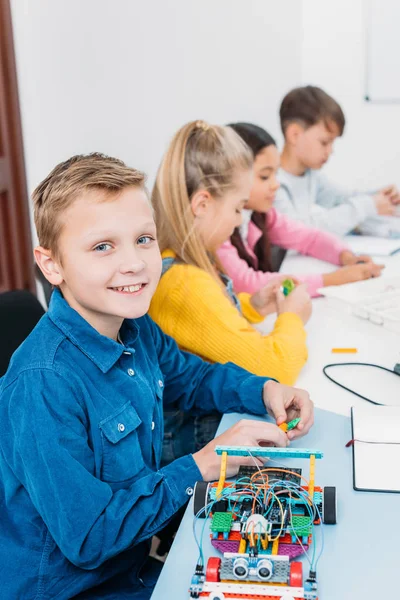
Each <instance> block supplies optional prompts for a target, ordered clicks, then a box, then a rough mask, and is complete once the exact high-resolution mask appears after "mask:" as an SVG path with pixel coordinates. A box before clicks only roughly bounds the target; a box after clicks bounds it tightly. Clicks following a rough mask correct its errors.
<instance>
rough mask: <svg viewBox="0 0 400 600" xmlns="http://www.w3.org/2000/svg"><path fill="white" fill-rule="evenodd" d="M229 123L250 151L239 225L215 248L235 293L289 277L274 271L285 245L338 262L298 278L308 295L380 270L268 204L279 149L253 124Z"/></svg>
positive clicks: (331, 237)
mask: <svg viewBox="0 0 400 600" xmlns="http://www.w3.org/2000/svg"><path fill="white" fill-rule="evenodd" d="M231 127H232V128H233V129H234V130H235V131H236V133H238V134H239V135H240V136H241V137H242V138H243V140H244V141H245V142H246V143H247V144H248V146H249V147H250V148H251V150H252V152H253V154H254V183H253V187H252V190H251V193H250V198H249V201H248V203H247V204H246V208H245V210H244V211H243V221H242V224H241V226H240V227H239V228H237V229H236V230H235V231H234V233H233V235H232V237H231V239H230V241H227V242H225V243H224V244H223V245H222V246H221V247H220V249H219V251H218V258H219V260H220V262H221V264H222V266H223V267H224V269H225V271H226V273H227V274H228V275H229V277H230V278H231V279H232V280H233V284H234V287H235V290H236V291H237V292H249V293H253V292H256V291H257V290H259V289H260V288H261V287H263V286H264V285H266V284H267V283H268V282H269V281H271V280H273V279H274V278H279V279H284V278H286V277H288V276H287V275H284V276H282V275H281V274H279V275H278V274H277V273H276V272H275V273H274V271H277V270H278V269H279V267H280V264H281V262H282V260H283V257H284V252H285V250H289V249H290V250H296V251H297V252H299V253H300V254H305V255H308V256H314V257H315V258H319V259H321V260H325V261H327V262H330V263H333V264H335V265H342V267H341V268H339V269H337V270H336V271H334V272H333V273H324V274H318V275H303V276H300V277H297V279H298V280H300V281H302V282H305V283H306V284H307V285H308V291H309V293H310V295H311V296H317V295H318V293H317V289H318V288H320V287H323V286H328V285H341V284H343V283H349V282H352V281H359V280H361V279H368V278H370V277H376V276H378V275H380V272H381V270H382V268H383V267H382V265H376V264H374V263H373V262H372V260H371V258H370V257H369V256H356V255H355V254H353V253H352V252H351V251H350V250H349V249H348V248H347V246H345V245H344V244H343V242H342V241H341V240H340V239H339V238H338V237H336V236H334V235H331V234H330V233H326V232H324V231H321V230H319V229H314V228H311V227H308V226H307V225H303V224H302V223H300V222H298V221H294V220H292V219H290V218H289V217H287V216H285V215H282V214H279V213H278V212H277V211H276V210H275V209H274V208H273V206H272V205H273V202H274V198H275V194H276V191H277V189H278V188H279V182H278V181H277V179H276V173H277V171H278V168H279V152H278V149H277V147H276V143H275V141H274V140H273V138H272V137H271V136H270V135H269V134H268V133H267V132H266V131H265V130H264V129H262V128H261V127H258V126H257V125H252V124H250V123H236V124H234V125H231Z"/></svg>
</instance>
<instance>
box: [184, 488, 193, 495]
mask: <svg viewBox="0 0 400 600" xmlns="http://www.w3.org/2000/svg"><path fill="white" fill-rule="evenodd" d="M185 492H186V494H187V495H188V496H193V488H191V487H188V488H186V490H185Z"/></svg>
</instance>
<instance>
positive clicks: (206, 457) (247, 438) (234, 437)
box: [193, 382, 292, 481]
mask: <svg viewBox="0 0 400 600" xmlns="http://www.w3.org/2000/svg"><path fill="white" fill-rule="evenodd" d="M267 383H269V382H267ZM273 383H275V382H273ZM276 385H279V384H276ZM264 390H265V387H264ZM264 396H265V392H264ZM290 433H292V432H290ZM288 444H289V439H288V435H286V433H284V432H283V431H282V430H281V429H279V427H277V426H276V425H273V424H272V423H265V422H263V421H252V420H250V419H242V420H240V421H238V422H237V423H235V425H233V427H230V428H229V429H227V431H225V432H224V433H222V434H221V435H219V436H218V437H216V438H215V439H214V440H212V441H211V442H209V443H208V444H207V446H204V448H202V449H201V450H199V451H198V452H196V453H195V454H193V458H194V460H195V462H196V464H197V466H198V468H199V470H200V472H201V474H202V477H203V479H204V480H205V481H213V480H215V479H218V478H219V471H220V466H221V457H220V456H219V455H218V454H216V452H215V447H216V446H267V445H269V446H279V447H280V448H285V447H286V446H287V445H288ZM254 461H255V462H256V464H258V465H260V466H262V465H263V464H264V461H263V460H262V458H260V457H254V459H253V458H252V457H251V456H248V457H247V456H228V463H227V471H226V473H227V476H228V477H232V475H236V473H237V472H238V470H239V467H240V465H253V466H254V464H255V463H254Z"/></svg>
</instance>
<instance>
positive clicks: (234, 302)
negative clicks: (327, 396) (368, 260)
mask: <svg viewBox="0 0 400 600" xmlns="http://www.w3.org/2000/svg"><path fill="white" fill-rule="evenodd" d="M252 181H253V157H252V155H251V153H250V151H249V149H248V148H247V146H246V145H245V144H244V142H243V140H242V139H241V138H240V137H239V136H238V135H237V134H236V133H235V131H233V129H231V128H229V127H221V126H212V125H208V124H207V123H205V122H204V121H194V122H192V123H188V124H187V125H185V126H184V127H182V128H181V129H180V130H179V131H178V132H177V134H176V135H175V137H174V138H173V140H172V142H171V144H170V146H169V148H168V150H167V152H166V154H165V156H164V158H163V161H162V163H161V166H160V169H159V172H158V175H157V179H156V183H155V186H154V189H153V193H152V203H153V207H154V210H155V221H156V225H157V233H158V242H159V245H160V250H161V252H162V257H163V275H162V277H161V280H160V283H159V285H158V288H157V290H156V292H155V294H154V296H153V300H152V302H151V306H150V315H151V317H152V318H153V319H154V321H156V323H158V325H159V326H160V327H161V328H162V329H163V331H164V332H165V333H167V334H168V335H170V336H172V337H173V338H174V339H175V340H176V341H177V343H178V344H179V346H180V347H181V348H182V349H184V350H188V351H189V352H192V353H194V354H198V355H199V356H201V357H203V358H204V359H206V360H208V361H210V362H221V363H226V362H233V363H235V364H237V365H239V366H241V367H243V368H245V369H247V370H248V371H250V372H251V373H254V374H256V375H261V376H269V377H273V378H275V379H277V380H278V381H280V382H281V383H286V384H289V385H291V384H293V383H294V381H295V380H296V378H297V376H298V374H299V372H300V370H301V368H302V367H303V365H304V363H305V362H306V360H307V348H306V333H305V330H304V324H305V323H306V322H307V320H308V318H309V316H310V314H311V303H310V298H309V295H308V293H307V292H306V290H305V287H304V285H299V286H297V287H296V288H295V290H294V291H292V292H291V293H290V294H289V296H287V297H286V298H285V297H284V296H283V295H282V294H281V292H280V290H279V281H276V280H275V281H274V282H272V283H270V284H268V285H267V286H265V288H263V289H261V290H260V291H259V292H257V293H255V294H253V295H250V294H247V293H242V294H238V295H237V296H236V295H235V294H234V292H233V289H232V285H231V282H230V280H229V279H228V278H227V277H226V276H225V275H224V274H223V272H222V270H221V269H220V267H219V264H218V261H217V258H216V250H217V249H218V248H219V247H220V246H221V244H222V243H223V242H225V241H226V240H227V239H229V237H230V235H231V234H232V232H233V230H234V229H235V227H238V226H239V225H240V223H241V210H242V209H243V207H244V206H245V205H246V202H247V199H248V198H249V195H250V190H251V187H252ZM272 312H277V313H278V317H277V319H276V321H275V324H274V327H273V330H272V332H271V333H269V334H268V335H263V334H262V333H260V332H258V331H257V330H256V329H255V328H254V327H253V324H255V323H259V322H261V321H262V320H263V319H264V317H265V316H266V315H267V314H268V313H272ZM193 419H194V421H195V422H194V437H195V440H194V441H195V443H196V444H198V445H202V444H204V443H206V441H208V440H207V439H205V438H207V437H208V438H209V437H212V435H213V434H214V433H215V429H216V426H217V424H218V421H219V416H217V415H216V416H215V419H214V420H212V422H210V421H209V422H208V423H205V422H204V419H201V417H191V416H188V415H186V416H185V415H182V414H181V413H179V414H178V413H176V414H174V413H173V412H171V414H166V415H165V430H166V439H165V440H164V459H165V460H169V459H172V458H173V456H174V455H175V456H176V455H177V454H180V452H181V449H180V447H179V444H178V441H179V440H176V441H175V448H172V445H173V440H172V438H173V437H174V436H173V434H171V435H169V433H170V432H171V428H173V429H175V431H176V430H177V429H181V431H183V430H184V429H185V427H186V429H187V430H186V434H185V435H184V436H183V437H184V438H186V439H187V437H188V435H190V434H189V431H192V430H193V427H192V425H193V422H192V421H193ZM196 419H200V421H201V425H200V424H199V423H197V424H196ZM208 419H210V418H208ZM188 420H189V421H190V423H188ZM196 431H198V432H200V431H201V433H199V434H198V435H197V436H196ZM178 437H179V436H178ZM169 439H171V444H169V442H168V440H169ZM181 442H182V439H181ZM182 443H183V442H182ZM177 444H178V448H177ZM169 445H170V446H171V447H170V448H169V447H168V446H169Z"/></svg>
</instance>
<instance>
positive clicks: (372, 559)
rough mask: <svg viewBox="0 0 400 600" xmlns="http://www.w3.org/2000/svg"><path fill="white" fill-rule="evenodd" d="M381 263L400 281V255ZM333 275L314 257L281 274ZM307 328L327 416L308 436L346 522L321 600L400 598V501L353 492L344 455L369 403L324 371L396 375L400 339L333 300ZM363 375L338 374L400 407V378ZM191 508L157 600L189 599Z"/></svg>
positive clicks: (292, 260)
mask: <svg viewBox="0 0 400 600" xmlns="http://www.w3.org/2000/svg"><path fill="white" fill-rule="evenodd" d="M376 262H380V263H384V264H386V269H385V276H386V277H393V276H396V275H398V274H400V256H393V257H388V258H385V259H382V257H379V258H377V259H376ZM333 268H334V267H332V265H328V264H327V263H323V262H321V261H317V260H315V259H312V258H308V257H303V256H293V255H289V256H287V258H286V259H285V261H284V263H283V265H282V268H281V271H282V272H284V273H288V274H292V275H296V274H300V273H304V274H305V273H316V272H324V271H325V272H327V271H328V270H332V269H333ZM272 322H273V321H271V319H266V321H265V322H264V323H263V324H261V325H260V326H259V328H260V329H261V330H262V331H264V332H267V331H268V330H269V329H270V328H271V323H272ZM306 329H307V334H308V347H309V359H308V362H307V364H306V366H305V367H304V368H303V370H302V372H301V374H300V377H299V378H298V381H297V383H296V385H297V387H302V388H304V389H306V390H308V391H309V393H310V395H311V397H312V399H313V401H314V403H315V405H316V407H318V408H321V409H325V410H323V411H318V410H317V414H316V426H315V427H314V428H313V430H312V432H311V433H310V434H309V436H310V438H312V439H311V440H310V441H312V442H313V443H314V442H315V443H317V444H318V443H321V447H322V449H323V450H324V452H325V456H326V459H325V460H323V461H322V462H321V464H319V465H318V473H319V475H318V483H319V484H320V485H326V484H330V485H336V486H337V487H338V492H339V523H338V525H336V526H335V527H333V528H328V530H327V538H326V540H325V541H326V547H325V551H324V554H323V557H322V559H321V569H320V575H321V578H320V584H321V589H320V591H321V595H320V597H321V599H327V600H330V599H332V600H337V599H339V598H341V599H342V600H358V598H365V599H367V598H368V599H371V600H375V599H376V598H382V600H383V598H393V599H394V598H397V597H400V595H399V594H400V592H399V591H398V586H397V583H396V584H395V585H394V587H393V584H394V582H395V581H397V580H396V579H395V577H396V575H395V570H396V568H397V567H395V563H396V564H397V562H396V561H397V558H398V557H400V554H399V551H398V539H399V536H400V528H399V527H400V526H399V521H398V519H397V512H398V510H397V507H398V506H400V504H399V502H400V497H399V495H398V494H377V493H368V492H367V493H366V492H355V491H354V490H353V487H352V467H351V453H350V452H348V449H345V448H344V443H345V441H346V440H347V439H348V438H349V435H350V432H351V427H350V420H349V419H348V418H345V417H348V416H349V414H350V407H351V406H354V405H357V404H363V403H364V402H365V401H364V400H361V399H358V398H357V397H356V396H354V395H353V394H351V393H349V392H347V391H345V390H343V389H341V388H340V387H338V386H336V385H334V384H333V383H332V382H331V381H329V380H328V379H327V378H326V377H325V375H324V374H323V372H322V368H323V367H324V365H326V364H328V363H344V362H368V363H377V364H380V365H382V366H385V367H387V368H390V369H392V368H393V366H394V364H395V363H397V362H400V335H398V334H396V333H393V332H391V331H388V330H385V329H383V328H382V327H380V326H378V325H374V324H372V323H370V322H368V321H364V320H361V319H359V318H357V317H355V316H353V315H351V314H350V311H348V310H347V309H345V308H342V309H340V308H338V307H334V306H332V305H331V304H330V301H329V300H328V299H327V298H316V299H314V300H313V314H312V317H311V319H310V321H309V323H308V324H307V327H306ZM334 347H355V348H357V349H358V352H357V354H333V353H332V351H331V350H332V348H334ZM360 369H362V367H348V368H340V371H341V372H340V373H339V370H337V371H335V372H334V373H332V375H334V376H336V378H337V379H339V378H340V380H341V381H342V382H343V383H344V384H346V383H347V385H348V386H350V387H353V388H355V389H357V391H359V392H360V393H362V394H364V395H366V396H369V397H371V398H372V399H374V400H375V401H378V402H382V403H387V404H396V403H398V404H400V385H399V384H400V380H399V378H398V377H396V376H394V375H391V374H389V373H381V372H379V371H376V370H372V369H368V370H366V369H364V370H360ZM325 411H330V412H333V413H337V414H338V416H337V417H335V418H334V417H333V415H332V419H331V420H329V412H328V413H326V412H325ZM339 415H340V416H339ZM237 418H239V416H238V415H237V416H235V415H225V416H224V417H223V419H222V422H221V426H220V429H221V430H224V429H226V428H227V427H229V426H230V425H231V424H232V423H233V422H234V421H235V419H237ZM330 434H332V435H330ZM314 438H315V439H314ZM324 465H325V466H324ZM328 480H329V481H328ZM191 504H192V502H191V503H190V504H189V508H188V510H187V511H186V514H185V517H184V519H183V521H182V524H181V527H180V529H179V531H178V533H177V536H176V540H175V542H174V544H173V546H172V549H171V552H170V554H169V556H168V559H167V562H166V565H165V567H164V569H163V572H162V574H161V577H160V579H159V582H158V584H157V586H156V588H155V591H154V594H153V596H152V599H154V600H168V599H171V600H179V599H180V598H182V600H183V599H184V598H187V597H188V593H187V590H188V584H189V582H190V578H191V575H192V573H193V570H194V566H195V561H196V557H197V548H196V545H195V542H194V539H193V534H192V523H193V512H192V506H191ZM340 513H341V514H342V517H340ZM385 519H389V522H390V525H389V529H386V528H385ZM393 528H394V529H393ZM390 531H391V533H390ZM206 538H207V535H206ZM205 543H206V554H209V553H210V552H211V545H210V543H209V541H208V539H206V542H205ZM207 549H208V550H207ZM395 556H397V558H396V559H395V558H394V557H395ZM337 586H338V587H337ZM343 586H344V587H343ZM382 594H383V595H382Z"/></svg>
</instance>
